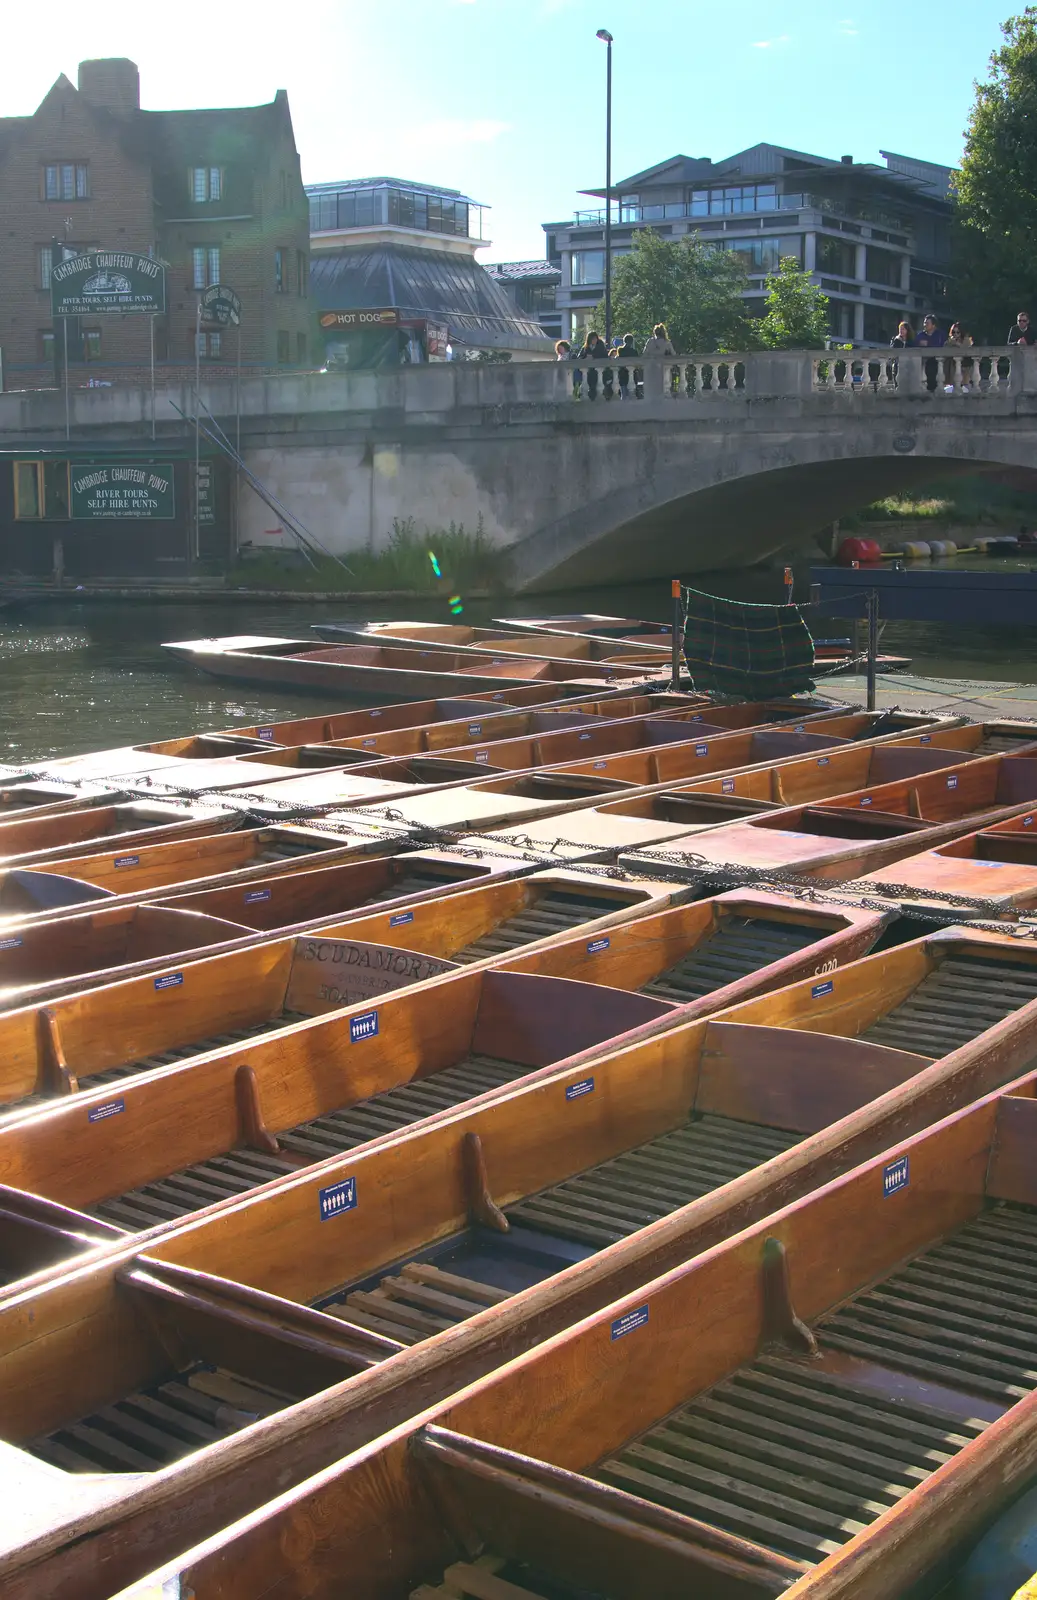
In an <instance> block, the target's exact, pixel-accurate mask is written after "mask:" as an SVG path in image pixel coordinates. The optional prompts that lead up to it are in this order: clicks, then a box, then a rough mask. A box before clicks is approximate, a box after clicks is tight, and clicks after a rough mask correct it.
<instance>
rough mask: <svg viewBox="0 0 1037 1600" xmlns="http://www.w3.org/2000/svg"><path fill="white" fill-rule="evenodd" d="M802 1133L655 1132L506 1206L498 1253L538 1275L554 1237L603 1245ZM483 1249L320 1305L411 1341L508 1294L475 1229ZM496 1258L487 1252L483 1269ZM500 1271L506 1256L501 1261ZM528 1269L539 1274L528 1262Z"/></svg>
mask: <svg viewBox="0 0 1037 1600" xmlns="http://www.w3.org/2000/svg"><path fill="white" fill-rule="evenodd" d="M800 1137H801V1136H800V1135H799V1134H795V1133H789V1132H785V1131H783V1130H779V1129H775V1128H767V1127H763V1126H761V1125H759V1124H754V1123H747V1122H737V1121H734V1120H733V1119H731V1118H728V1117H722V1116H717V1115H712V1114H707V1115H705V1116H701V1117H698V1118H696V1119H695V1120H694V1121H690V1122H689V1123H688V1124H687V1125H686V1126H684V1127H681V1128H677V1129H674V1130H671V1131H670V1132H668V1133H664V1134H662V1135H661V1136H660V1137H659V1138H656V1139H652V1140H650V1141H649V1142H648V1143H647V1144H643V1145H640V1146H637V1147H636V1148H634V1149H632V1150H628V1151H625V1152H624V1153H623V1154H622V1155H620V1156H616V1157H613V1158H612V1159H610V1160H608V1161H603V1162H601V1163H599V1164H598V1165H597V1166H595V1167H592V1168H590V1169H589V1170H588V1171H586V1172H582V1173H578V1174H576V1175H574V1176H573V1177H571V1178H567V1179H565V1180H564V1182H562V1183H558V1184H554V1185H552V1186H551V1187H550V1188H548V1189H545V1190H542V1191H540V1192H539V1193H538V1194H534V1195H530V1196H528V1197H527V1198H525V1199H523V1200H519V1201H517V1202H516V1203H515V1204H513V1205H509V1206H507V1207H506V1208H505V1212H504V1214H505V1216H506V1217H507V1219H508V1222H509V1224H510V1226H511V1229H512V1235H513V1237H511V1238H510V1239H509V1243H508V1244H507V1245H500V1244H498V1253H500V1254H501V1256H502V1259H503V1258H504V1257H506V1256H507V1255H508V1254H510V1252H511V1250H512V1249H514V1250H515V1251H517V1252H519V1253H521V1255H522V1256H523V1257H524V1258H531V1259H536V1258H539V1259H540V1260H541V1262H542V1266H541V1267H540V1269H539V1276H543V1275H544V1274H545V1272H550V1271H551V1270H557V1269H558V1268H560V1267H561V1266H563V1265H564V1264H565V1261H564V1260H563V1259H561V1258H558V1259H555V1260H554V1261H553V1263H552V1265H550V1266H549V1265H548V1263H550V1262H552V1241H553V1240H563V1241H568V1242H571V1243H572V1244H575V1245H578V1246H583V1247H585V1249H584V1250H583V1251H582V1252H581V1253H589V1252H593V1251H596V1250H603V1249H607V1247H608V1246H609V1245H611V1244H615V1243H616V1242H617V1241H618V1240H619V1239H625V1238H628V1237H629V1236H630V1235H631V1234H633V1233H636V1232H637V1230H638V1229H639V1228H643V1227H646V1226H647V1225H648V1224H649V1223H652V1222H657V1221H658V1220H659V1219H660V1218H662V1217H665V1216H667V1215H669V1213H670V1212H672V1211H676V1210H677V1209H678V1208H679V1207H680V1206H684V1205H688V1204H689V1203H690V1202H691V1201H692V1200H697V1199H699V1198H700V1197H701V1196H702V1195H705V1194H709V1193H710V1192H711V1191H712V1190H714V1189H717V1188H719V1187H720V1186H721V1185H722V1184H725V1183H729V1182H730V1181H731V1180H732V1179H734V1178H738V1177H741V1176H742V1174H743V1173H746V1172H750V1171H752V1169H753V1168H754V1167H756V1166H759V1165H760V1164H761V1163H762V1162H764V1161H769V1160H770V1159H771V1157H772V1156H776V1155H780V1154H781V1152H782V1151H784V1150H787V1149H789V1148H790V1147H791V1146H792V1145H793V1144H795V1143H797V1141H798V1139H799V1138H800ZM479 1238H480V1240H481V1241H482V1247H483V1248H482V1250H481V1251H477V1252H476V1254H475V1256H474V1263H475V1264H474V1265H472V1264H470V1262H468V1261H461V1262H458V1261H457V1260H456V1259H455V1257H456V1252H450V1251H448V1252H447V1256H446V1259H448V1260H449V1261H450V1262H451V1265H452V1268H453V1270H446V1269H444V1268H443V1267H441V1266H439V1265H438V1264H437V1262H436V1261H425V1262H413V1261H411V1262H407V1263H405V1264H404V1265H403V1266H402V1267H399V1268H396V1269H394V1271H393V1272H391V1273H389V1274H387V1275H386V1276H385V1277H384V1278H382V1279H381V1281H380V1282H379V1283H378V1284H377V1285H376V1286H371V1287H368V1286H366V1285H365V1287H363V1288H358V1289H353V1290H344V1291H340V1292H338V1293H336V1294H334V1295H332V1296H330V1297H328V1298H327V1299H322V1300H321V1301H320V1308H321V1310H323V1311H328V1312H330V1313H331V1314H332V1315H338V1316H341V1317H344V1318H345V1319H347V1320H348V1321H350V1322H356V1323H359V1324H360V1325H361V1327H366V1328H370V1329H371V1330H372V1331H373V1332H376V1333H382V1334H385V1335H387V1336H388V1337H390V1338H392V1339H396V1340H398V1341H399V1342H400V1343H401V1344H407V1345H411V1344H417V1343H419V1342H420V1341H421V1340H422V1339H426V1338H429V1337H430V1336H431V1335H432V1334H435V1333H440V1332H442V1331H443V1330H444V1329H445V1328H449V1327H453V1326H454V1325H455V1324H456V1323H458V1322H462V1321H464V1320H466V1319H467V1318H468V1317H471V1316H474V1315H475V1313H476V1312H477V1311H483V1310H485V1309H486V1307H487V1305H496V1304H498V1303H499V1302H501V1301H503V1300H506V1299H508V1298H509V1296H510V1294H511V1293H512V1292H513V1291H512V1289H510V1288H501V1287H500V1286H499V1285H498V1284H494V1283H493V1282H491V1281H489V1280H487V1279H480V1277H479V1276H478V1272H479V1263H480V1262H481V1261H483V1260H485V1257H486V1254H487V1253H488V1254H489V1255H490V1256H491V1257H492V1256H493V1254H494V1249H493V1246H494V1242H495V1241H494V1240H493V1239H492V1238H491V1237H490V1236H489V1235H486V1236H485V1237H484V1236H483V1234H482V1233H480V1234H479ZM494 1266H495V1263H493V1262H492V1261H491V1265H490V1270H491V1271H493V1270H494ZM502 1275H504V1276H506V1275H507V1273H506V1265H505V1267H504V1268H502ZM533 1276H534V1277H535V1276H537V1271H536V1269H533Z"/></svg>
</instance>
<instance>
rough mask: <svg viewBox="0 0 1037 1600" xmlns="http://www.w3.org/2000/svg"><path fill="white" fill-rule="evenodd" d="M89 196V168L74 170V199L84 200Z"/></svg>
mask: <svg viewBox="0 0 1037 1600" xmlns="http://www.w3.org/2000/svg"><path fill="white" fill-rule="evenodd" d="M89 194H90V168H89V167H77V168H76V199H77V200H86V199H87V198H88V197H89Z"/></svg>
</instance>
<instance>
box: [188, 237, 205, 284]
mask: <svg viewBox="0 0 1037 1600" xmlns="http://www.w3.org/2000/svg"><path fill="white" fill-rule="evenodd" d="M191 284H192V286H193V287H194V288H195V289H204V288H205V247H204V245H195V247H194V249H193V250H192V251H191Z"/></svg>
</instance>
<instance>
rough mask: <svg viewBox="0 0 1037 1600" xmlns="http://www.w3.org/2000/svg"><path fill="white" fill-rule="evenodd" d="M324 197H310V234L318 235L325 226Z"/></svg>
mask: <svg viewBox="0 0 1037 1600" xmlns="http://www.w3.org/2000/svg"><path fill="white" fill-rule="evenodd" d="M323 211H324V196H323V195H312V196H311V197H310V232H311V233H319V232H320V230H321V229H322V228H323V227H325V226H326V224H325V222H324V220H323Z"/></svg>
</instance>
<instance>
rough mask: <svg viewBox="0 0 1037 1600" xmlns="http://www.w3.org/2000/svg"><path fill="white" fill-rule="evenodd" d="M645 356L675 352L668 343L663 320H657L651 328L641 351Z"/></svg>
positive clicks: (672, 353) (666, 354)
mask: <svg viewBox="0 0 1037 1600" xmlns="http://www.w3.org/2000/svg"><path fill="white" fill-rule="evenodd" d="M642 354H643V355H646V356H675V355H676V354H677V352H676V350H675V349H674V348H673V345H672V344H671V343H670V335H669V334H668V333H667V331H666V324H665V322H657V323H656V325H655V327H654V328H653V329H652V337H651V338H650V339H648V340H647V341H646V342H645V347H644V350H643V352H642Z"/></svg>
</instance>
